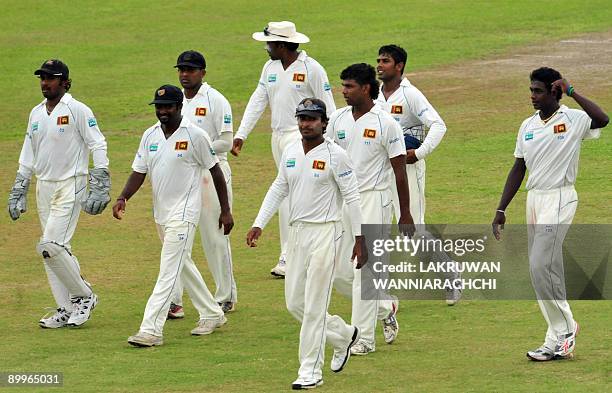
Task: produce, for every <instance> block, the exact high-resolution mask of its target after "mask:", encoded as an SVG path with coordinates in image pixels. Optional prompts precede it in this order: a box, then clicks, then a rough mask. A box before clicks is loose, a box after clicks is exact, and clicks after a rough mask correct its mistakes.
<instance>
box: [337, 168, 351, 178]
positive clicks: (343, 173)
mask: <svg viewBox="0 0 612 393" xmlns="http://www.w3.org/2000/svg"><path fill="white" fill-rule="evenodd" d="M351 173H353V171H352V170H350V169H349V170H348V171H346V172H342V173H341V174H339V175H338V177H345V176H348V175H350V174H351Z"/></svg>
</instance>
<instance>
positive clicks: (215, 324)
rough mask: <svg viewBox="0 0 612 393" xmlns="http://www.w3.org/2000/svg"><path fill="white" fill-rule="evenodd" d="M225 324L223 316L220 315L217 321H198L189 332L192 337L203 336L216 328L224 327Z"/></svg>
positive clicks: (225, 320)
mask: <svg viewBox="0 0 612 393" xmlns="http://www.w3.org/2000/svg"><path fill="white" fill-rule="evenodd" d="M226 322H227V318H225V315H222V316H221V317H220V318H217V319H200V320H199V321H198V325H197V326H196V327H195V328H194V329H193V330H192V331H191V334H192V335H193V336H205V335H207V334H211V333H212V332H214V331H215V330H216V329H217V328H220V327H221V326H223V325H225V323H226Z"/></svg>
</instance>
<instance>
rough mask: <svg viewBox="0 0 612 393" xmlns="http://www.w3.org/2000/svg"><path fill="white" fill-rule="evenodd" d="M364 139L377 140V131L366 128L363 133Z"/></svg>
mask: <svg viewBox="0 0 612 393" xmlns="http://www.w3.org/2000/svg"><path fill="white" fill-rule="evenodd" d="M363 137H364V138H376V130H373V129H371V128H366V129H365V130H364V131H363Z"/></svg>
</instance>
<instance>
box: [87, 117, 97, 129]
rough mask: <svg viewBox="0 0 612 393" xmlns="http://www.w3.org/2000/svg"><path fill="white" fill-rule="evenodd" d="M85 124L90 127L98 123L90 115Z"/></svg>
mask: <svg viewBox="0 0 612 393" xmlns="http://www.w3.org/2000/svg"><path fill="white" fill-rule="evenodd" d="M87 124H88V125H89V126H90V127H95V126H96V125H97V124H98V122H97V121H96V118H95V117H90V118H88V119H87Z"/></svg>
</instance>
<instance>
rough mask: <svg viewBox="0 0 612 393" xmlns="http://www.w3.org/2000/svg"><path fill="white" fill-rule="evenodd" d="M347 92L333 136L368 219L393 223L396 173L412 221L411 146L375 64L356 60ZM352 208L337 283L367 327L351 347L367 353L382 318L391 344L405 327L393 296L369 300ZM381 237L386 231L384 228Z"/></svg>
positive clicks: (348, 72)
mask: <svg viewBox="0 0 612 393" xmlns="http://www.w3.org/2000/svg"><path fill="white" fill-rule="evenodd" d="M340 78H341V79H342V94H343V95H344V99H345V100H346V103H347V104H348V106H346V107H344V108H341V109H338V110H337V111H336V112H334V113H333V114H332V116H331V118H330V120H329V127H328V131H329V133H330V136H332V137H333V138H334V140H335V141H336V142H337V143H338V144H339V145H340V146H341V147H343V148H344V149H346V151H347V153H348V156H349V158H350V159H351V160H352V162H353V164H354V168H355V173H356V174H357V182H358V184H359V194H360V198H361V212H362V214H363V223H364V224H379V225H385V224H386V225H390V224H391V204H392V201H391V190H390V182H391V181H392V179H391V176H392V173H393V175H394V181H395V183H396V186H397V190H398V193H399V200H400V209H401V215H400V218H399V220H398V221H399V224H400V225H402V226H405V225H412V224H413V221H412V217H411V215H410V200H409V194H408V192H409V191H408V180H407V178H406V147H405V144H404V138H403V134H402V130H401V128H400V126H399V124H398V123H397V122H396V121H395V120H394V119H393V118H392V117H391V115H389V114H388V113H387V112H386V111H385V110H384V109H383V108H381V107H380V105H377V104H376V103H375V102H374V100H375V99H376V97H377V96H378V92H379V84H378V81H377V80H376V72H375V71H374V67H372V66H370V65H368V64H365V63H361V64H353V65H351V66H349V67H348V68H346V69H345V70H344V71H342V73H341V74H340ZM351 220H352V217H351V215H350V209H349V207H348V206H346V205H345V206H344V215H343V224H344V231H345V232H346V233H347V234H349V236H345V237H344V239H343V241H342V247H341V258H340V263H339V265H338V270H337V272H336V279H335V286H336V288H337V289H338V290H339V291H340V292H341V293H343V294H345V295H347V296H351V297H352V299H353V310H352V319H351V323H352V324H353V325H355V326H358V327H359V329H360V330H361V339H360V341H359V342H358V343H357V344H356V345H355V346H354V347H353V348H352V349H351V351H352V353H353V354H355V355H367V354H368V353H370V352H374V350H375V339H374V332H375V329H376V320H377V319H383V320H384V322H383V327H384V332H385V341H386V342H387V343H391V342H393V341H394V340H395V338H396V336H397V333H398V331H399V325H398V323H397V320H396V319H395V311H396V308H395V306H394V304H393V302H392V301H391V300H387V299H384V300H377V299H364V298H363V294H362V270H360V269H355V268H353V267H352V264H351V262H352V258H351V250H352V249H353V239H352V236H351V234H353V230H354V229H353V228H354V224H353V223H352V221H351ZM380 236H381V238H383V236H385V234H384V233H380Z"/></svg>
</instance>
